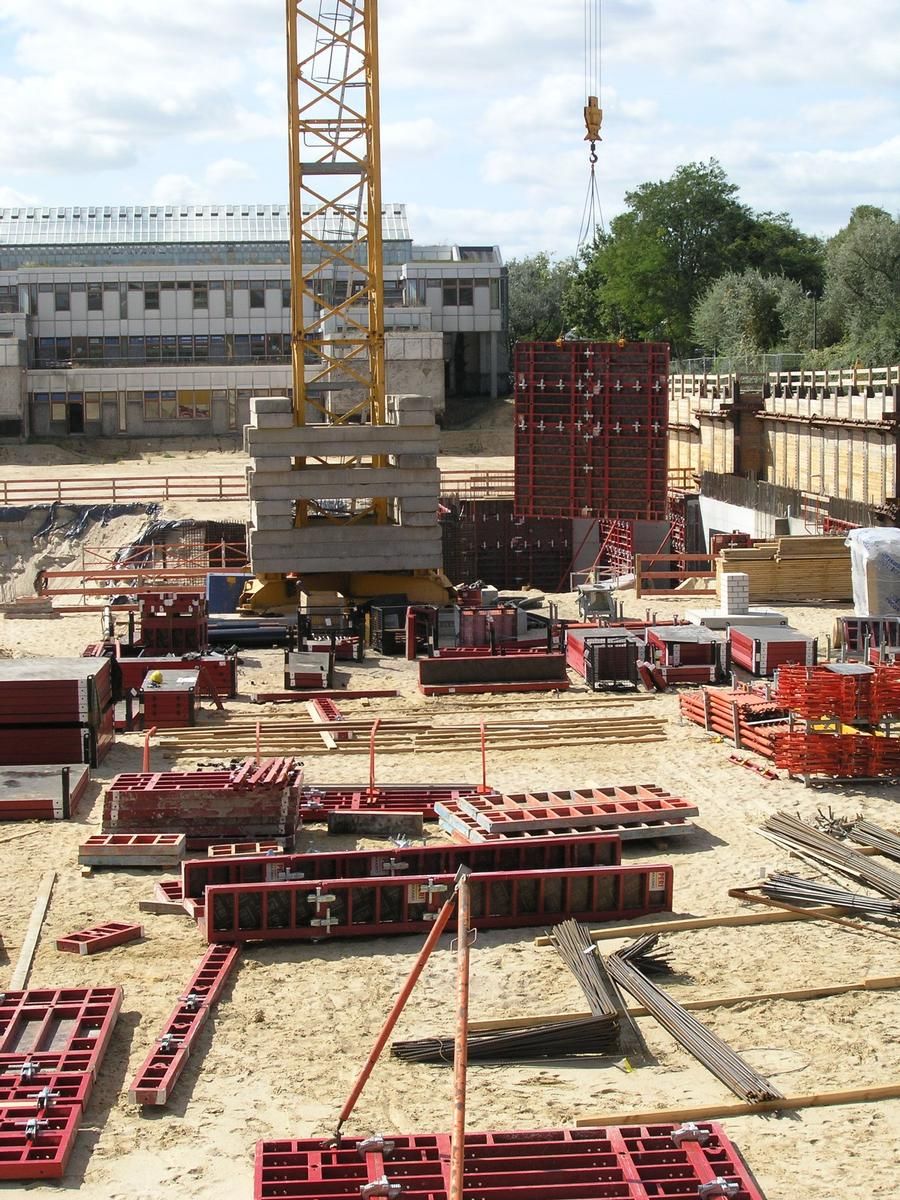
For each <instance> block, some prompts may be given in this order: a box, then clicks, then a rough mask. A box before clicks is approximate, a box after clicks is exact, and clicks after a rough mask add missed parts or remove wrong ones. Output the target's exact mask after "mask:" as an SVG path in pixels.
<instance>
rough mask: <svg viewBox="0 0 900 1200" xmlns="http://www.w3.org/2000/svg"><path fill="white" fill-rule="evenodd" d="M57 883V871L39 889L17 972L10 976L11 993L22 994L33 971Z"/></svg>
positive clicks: (46, 876) (17, 963)
mask: <svg viewBox="0 0 900 1200" xmlns="http://www.w3.org/2000/svg"><path fill="white" fill-rule="evenodd" d="M55 883H56V872H55V871H48V872H47V873H46V875H45V876H44V878H43V879H42V880H41V885H40V887H39V888H38V894H37V896H36V898H35V901H34V908H32V910H31V917H30V919H29V921H28V928H27V929H26V931H25V940H24V941H23V942H22V949H21V951H20V952H19V958H18V961H17V962H16V966H15V970H14V971H13V973H12V975H11V976H10V980H9V990H10V991H11V992H20V991H21V990H22V989H23V988H24V987H25V984H26V982H27V980H28V972H29V971H30V970H31V963H32V961H33V959H34V952H35V950H36V949H37V944H38V939H39V938H40V936H41V929H42V928H43V926H44V917H45V916H46V915H47V909H48V908H49V907H50V896H51V895H52V893H53V885H54V884H55Z"/></svg>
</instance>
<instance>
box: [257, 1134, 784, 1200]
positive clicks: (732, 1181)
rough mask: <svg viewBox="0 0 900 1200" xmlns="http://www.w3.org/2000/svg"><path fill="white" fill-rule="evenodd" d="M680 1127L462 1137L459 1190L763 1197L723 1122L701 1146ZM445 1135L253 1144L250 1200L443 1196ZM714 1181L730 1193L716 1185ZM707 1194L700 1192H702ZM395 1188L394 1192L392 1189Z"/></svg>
mask: <svg viewBox="0 0 900 1200" xmlns="http://www.w3.org/2000/svg"><path fill="white" fill-rule="evenodd" d="M677 1129H678V1126H676V1125H672V1124H667V1125H663V1124H659V1125H653V1126H649V1127H647V1126H639V1125H631V1126H627V1127H623V1128H618V1127H614V1126H606V1127H603V1126H601V1127H597V1128H588V1129H561V1130H542V1131H539V1132H534V1131H528V1132H517V1133H493V1132H492V1133H474V1132H467V1133H466V1134H465V1143H464V1151H463V1164H464V1165H463V1170H464V1183H463V1187H464V1194H465V1195H466V1196H467V1197H475V1196H478V1197H485V1198H487V1197H497V1200H550V1198H551V1197H552V1200H577V1198H582V1200H600V1198H601V1197H623V1198H628V1197H631V1198H632V1200H647V1198H649V1197H651V1196H652V1197H660V1198H664V1197H673V1198H674V1197H684V1198H685V1200H687V1198H688V1197H698V1196H709V1197H714V1196H719V1197H721V1196H730V1197H731V1198H732V1200H765V1196H764V1195H763V1193H762V1192H761V1191H760V1189H759V1186H758V1184H757V1183H756V1181H755V1179H754V1178H753V1175H752V1174H751V1172H750V1170H749V1169H748V1168H747V1166H746V1164H745V1163H744V1160H743V1158H742V1156H741V1154H740V1152H739V1151H738V1150H737V1148H736V1147H735V1146H734V1145H733V1144H732V1143H731V1142H730V1141H729V1139H728V1138H727V1136H726V1135H725V1131H724V1130H723V1129H722V1127H721V1126H720V1125H715V1124H709V1123H704V1124H703V1125H702V1126H700V1131H701V1132H700V1133H699V1137H698V1138H697V1140H692V1137H693V1136H695V1135H693V1134H692V1133H689V1134H688V1135H687V1136H686V1137H684V1139H683V1140H682V1137H680V1136H678V1135H677V1134H676V1130H677ZM450 1143H451V1139H450V1137H449V1135H445V1134H411V1135H405V1134H396V1135H394V1134H392V1135H391V1137H390V1140H389V1141H385V1140H384V1139H381V1138H368V1139H363V1138H358V1137H357V1138H352V1137H351V1138H348V1137H343V1138H341V1141H340V1145H339V1146H337V1147H333V1146H331V1145H329V1144H328V1143H327V1142H323V1140H322V1138H309V1139H306V1140H283V1141H262V1142H258V1143H257V1146H256V1163H255V1169H254V1183H253V1197H254V1200H322V1197H323V1196H324V1195H325V1194H326V1193H325V1189H324V1187H323V1181H325V1180H327V1195H328V1197H329V1200H359V1197H360V1195H363V1196H366V1195H371V1196H388V1195H390V1196H395V1195H396V1196H409V1197H410V1198H411V1200H413V1198H418V1197H423V1198H424V1197H428V1200H448V1198H449V1196H450V1163H451V1144H450ZM717 1181H721V1182H722V1183H723V1184H728V1185H734V1186H733V1187H727V1188H717V1187H716V1184H717ZM704 1188H705V1189H706V1190H703V1189H704ZM397 1189H399V1190H397Z"/></svg>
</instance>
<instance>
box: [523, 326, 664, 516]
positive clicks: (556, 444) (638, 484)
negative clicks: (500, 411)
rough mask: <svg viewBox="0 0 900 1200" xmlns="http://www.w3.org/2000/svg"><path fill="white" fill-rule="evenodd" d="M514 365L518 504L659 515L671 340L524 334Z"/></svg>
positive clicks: (580, 512)
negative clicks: (531, 338)
mask: <svg viewBox="0 0 900 1200" xmlns="http://www.w3.org/2000/svg"><path fill="white" fill-rule="evenodd" d="M514 368H515V393H516V483H515V493H516V500H515V508H516V512H517V513H521V514H524V515H526V516H557V517H580V516H595V517H622V518H626V519H632V520H663V519H664V518H665V515H666V499H667V461H666V460H667V453H668V380H669V347H668V345H667V344H665V343H663V342H628V343H626V344H625V345H624V346H619V345H618V343H616V342H563V343H562V344H561V345H557V344H556V343H555V342H520V343H519V344H518V345H517V346H516V348H515V357H514Z"/></svg>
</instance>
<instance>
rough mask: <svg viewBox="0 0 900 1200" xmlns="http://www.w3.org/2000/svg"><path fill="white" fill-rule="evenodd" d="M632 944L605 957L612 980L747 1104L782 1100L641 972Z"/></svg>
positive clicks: (765, 1080)
mask: <svg viewBox="0 0 900 1200" xmlns="http://www.w3.org/2000/svg"><path fill="white" fill-rule="evenodd" d="M644 940H645V939H641V941H644ZM635 945H640V943H635V944H632V945H631V946H626V947H625V949H624V950H620V951H618V952H617V953H616V954H611V955H610V956H609V958H607V960H606V965H607V968H608V970H609V974H610V975H611V976H612V978H613V979H614V980H615V982H616V983H618V984H619V985H620V986H621V987H623V988H624V989H625V991H627V992H629V993H630V994H631V995H632V996H633V997H634V998H635V1000H637V1001H638V1003H639V1004H642V1005H643V1006H644V1008H646V1009H647V1011H648V1012H649V1013H650V1014H651V1015H652V1016H653V1017H654V1018H655V1019H656V1020H657V1021H658V1022H659V1023H660V1025H662V1027H663V1028H664V1029H665V1030H667V1031H668V1032H669V1033H670V1034H671V1035H672V1037H673V1038H674V1039H675V1040H676V1041H677V1042H678V1044H679V1045H680V1046H683V1047H684V1048H685V1050H687V1051H688V1052H689V1053H690V1054H692V1055H693V1056H694V1058H696V1059H697V1061H698V1062H701V1063H702V1064H703V1065H704V1066H705V1067H706V1068H707V1070H709V1071H711V1072H712V1073H713V1075H715V1076H716V1078H717V1079H720V1080H721V1081H722V1083H724V1084H725V1085H726V1087H729V1088H730V1089H731V1090H732V1091H733V1092H734V1094H735V1095H736V1096H740V1097H741V1099H742V1100H746V1101H748V1102H749V1103H755V1102H756V1101H759V1100H779V1099H782V1098H783V1097H782V1093H781V1092H780V1091H779V1090H778V1089H777V1088H776V1087H775V1086H774V1085H773V1084H772V1083H770V1082H769V1080H768V1079H766V1078H765V1076H763V1075H760V1074H759V1073H758V1072H756V1071H754V1070H753V1068H752V1067H751V1066H750V1065H749V1064H748V1063H746V1062H745V1061H744V1060H743V1059H742V1058H741V1056H740V1055H739V1054H737V1053H736V1052H735V1051H734V1050H732V1049H731V1047H730V1046H728V1045H727V1044H726V1043H725V1042H723V1041H722V1040H721V1038H718V1037H716V1035H715V1034H714V1033H712V1032H711V1031H710V1030H709V1029H707V1028H706V1026H705V1025H702V1024H701V1023H700V1022H699V1021H698V1020H697V1018H696V1017H695V1016H693V1014H692V1013H689V1012H687V1011H686V1010H685V1009H683V1008H682V1007H681V1005H680V1004H676V1003H675V1001H674V1000H673V999H672V998H671V997H670V996H668V995H667V994H666V993H665V992H664V991H663V990H662V988H659V987H657V986H656V984H655V983H652V982H651V981H650V980H649V979H647V977H646V976H645V975H643V974H641V972H640V971H639V970H638V969H637V967H636V966H635V965H634V963H633V961H631V956H632V954H633V953H634V950H635ZM646 950H647V947H644V948H643V953H646Z"/></svg>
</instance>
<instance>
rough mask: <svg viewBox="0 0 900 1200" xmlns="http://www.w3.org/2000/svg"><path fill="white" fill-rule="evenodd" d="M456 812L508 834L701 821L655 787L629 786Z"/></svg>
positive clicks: (519, 797) (530, 796)
mask: <svg viewBox="0 0 900 1200" xmlns="http://www.w3.org/2000/svg"><path fill="white" fill-rule="evenodd" d="M459 807H460V808H461V809H462V811H463V812H464V813H467V814H468V815H469V816H470V817H472V818H473V819H474V820H475V821H477V822H478V824H479V825H481V826H483V828H484V829H486V830H487V832H488V833H502V832H503V831H504V830H506V829H534V830H536V831H537V830H545V829H568V828H578V827H582V828H585V827H588V828H593V829H596V828H599V827H603V826H612V825H627V824H629V823H634V824H645V823H647V822H651V821H656V820H660V819H672V818H676V819H679V820H684V819H686V818H688V817H696V816H699V809H698V808H697V806H696V805H695V804H692V803H691V802H690V801H689V800H684V799H682V798H681V797H680V796H670V795H669V794H668V792H665V791H663V789H662V788H659V787H656V785H655V784H640V783H639V784H628V785H625V786H619V785H617V786H615V787H603V788H579V789H577V790H574V791H558V792H521V793H517V794H515V795H504V796H501V797H499V798H498V797H496V796H462V797H460V800H459Z"/></svg>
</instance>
